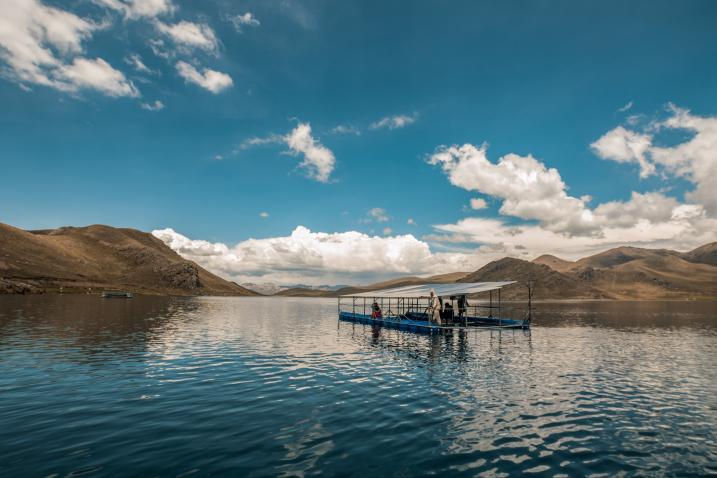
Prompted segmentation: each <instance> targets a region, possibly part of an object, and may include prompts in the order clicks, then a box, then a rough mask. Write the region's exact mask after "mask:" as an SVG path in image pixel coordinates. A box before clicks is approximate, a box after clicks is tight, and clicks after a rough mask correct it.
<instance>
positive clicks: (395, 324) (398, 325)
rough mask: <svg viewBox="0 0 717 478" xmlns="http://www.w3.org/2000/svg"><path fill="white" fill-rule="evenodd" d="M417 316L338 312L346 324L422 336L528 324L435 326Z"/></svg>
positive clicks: (473, 321)
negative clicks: (373, 315) (376, 315)
mask: <svg viewBox="0 0 717 478" xmlns="http://www.w3.org/2000/svg"><path fill="white" fill-rule="evenodd" d="M418 315H422V314H412V315H411V317H406V318H400V319H399V318H398V317H387V318H376V319H374V318H372V317H371V316H370V315H368V314H359V313H355V312H346V311H341V312H339V319H340V320H344V321H347V322H355V323H360V324H368V325H375V326H380V327H387V328H391V329H398V330H406V331H408V332H417V333H424V334H442V333H451V332H452V331H453V330H465V329H470V328H481V327H483V328H503V329H527V328H530V323H529V322H527V321H522V320H513V319H496V318H494V317H466V323H467V327H464V326H463V325H460V324H456V325H453V326H451V325H446V326H442V325H436V324H434V323H433V322H429V321H428V320H420V317H417V316H418Z"/></svg>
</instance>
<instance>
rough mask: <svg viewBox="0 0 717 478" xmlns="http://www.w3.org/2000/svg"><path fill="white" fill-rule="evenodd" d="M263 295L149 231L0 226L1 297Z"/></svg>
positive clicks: (105, 227)
mask: <svg viewBox="0 0 717 478" xmlns="http://www.w3.org/2000/svg"><path fill="white" fill-rule="evenodd" d="M101 289H122V290H128V291H131V292H138V293H145V294H171V295H258V294H257V293H256V292H253V291H250V290H248V289H246V288H244V287H241V286H240V285H238V284H235V283H233V282H229V281H226V280H224V279H222V278H220V277H217V276H216V275H214V274H212V273H211V272H209V271H207V270H205V269H203V268H202V267H200V266H198V265H197V264H195V263H194V262H191V261H188V260H186V259H183V258H182V257H180V256H179V255H178V254H177V253H176V252H174V251H173V250H172V249H170V248H169V247H168V246H167V245H165V244H164V243H163V242H162V241H160V240H159V239H157V238H156V237H154V236H152V235H151V234H148V233H146V232H140V231H137V230H135V229H120V228H114V227H109V226H88V227H62V228H59V229H50V230H42V231H24V230H22V229H18V228H15V227H12V226H8V225H5V224H0V294H1V293H10V294H12V293H41V292H53V291H60V290H62V291H63V292H88V291H93V292H99V291H100V290H101Z"/></svg>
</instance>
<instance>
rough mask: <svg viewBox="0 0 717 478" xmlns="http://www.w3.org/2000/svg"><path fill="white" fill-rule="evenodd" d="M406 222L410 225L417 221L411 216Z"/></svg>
mask: <svg viewBox="0 0 717 478" xmlns="http://www.w3.org/2000/svg"><path fill="white" fill-rule="evenodd" d="M406 224H408V225H409V226H415V225H416V221H414V220H413V218H412V217H409V218H408V220H407V221H406Z"/></svg>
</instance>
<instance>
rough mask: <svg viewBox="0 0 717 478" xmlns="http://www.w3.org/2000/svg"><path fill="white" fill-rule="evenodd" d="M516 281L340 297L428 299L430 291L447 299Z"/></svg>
mask: <svg viewBox="0 0 717 478" xmlns="http://www.w3.org/2000/svg"><path fill="white" fill-rule="evenodd" d="M515 282H516V281H501V282H461V283H455V284H420V285H408V286H403V287H394V288H391V289H381V290H374V291H371V292H360V293H356V294H345V295H342V296H341V297H413V298H416V297H418V298H421V297H429V296H430V295H431V290H433V291H434V292H435V294H436V295H437V296H438V297H448V296H451V295H464V294H476V293H478V292H487V291H489V290H497V289H500V288H501V287H504V286H506V285H510V284H515Z"/></svg>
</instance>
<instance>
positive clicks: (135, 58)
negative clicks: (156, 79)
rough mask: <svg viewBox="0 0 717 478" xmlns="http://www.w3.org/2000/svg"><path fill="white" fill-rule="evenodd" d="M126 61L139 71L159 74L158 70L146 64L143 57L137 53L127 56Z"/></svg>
mask: <svg viewBox="0 0 717 478" xmlns="http://www.w3.org/2000/svg"><path fill="white" fill-rule="evenodd" d="M124 61H125V63H127V64H128V65H130V66H132V68H134V69H135V71H137V72H138V73H146V74H148V75H154V74H157V72H156V71H154V70H152V69H150V68H149V67H148V66H147V65H145V64H144V62H143V61H142V57H141V56H139V55H138V54H136V53H133V54H131V55H128V56H126V57H125V59H124Z"/></svg>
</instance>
